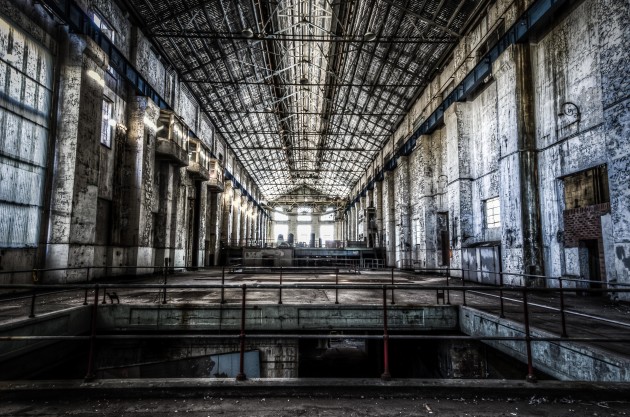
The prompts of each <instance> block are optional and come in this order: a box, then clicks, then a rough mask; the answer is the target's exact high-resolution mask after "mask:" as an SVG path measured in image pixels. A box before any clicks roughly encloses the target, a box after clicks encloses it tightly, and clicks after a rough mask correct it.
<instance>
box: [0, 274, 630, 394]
mask: <svg viewBox="0 0 630 417" xmlns="http://www.w3.org/2000/svg"><path fill="white" fill-rule="evenodd" d="M167 267H168V265H166V266H165V267H164V268H163V269H164V272H165V279H164V282H163V283H161V284H147V283H124V282H123V283H96V284H86V283H74V284H0V289H6V288H13V289H16V288H17V289H26V290H31V291H32V302H31V309H30V313H31V314H30V315H29V317H35V307H34V306H35V298H36V294H37V292H42V291H44V290H47V289H68V290H85V301H84V303H83V304H84V305H87V299H88V297H87V294H88V291H90V290H93V291H94V298H93V299H94V301H93V304H92V307H91V308H90V309H91V311H92V320H91V327H90V335H89V336H70V337H69V336H55V335H52V336H51V335H45V336H37V335H35V336H0V342H1V341H30V340H51V341H52V340H89V341H90V345H89V346H90V351H89V355H88V358H89V359H88V364H87V373H86V377H85V378H86V380H91V379H93V378H95V373H94V351H95V346H96V343H97V341H98V340H105V339H115V338H128V339H142V338H169V337H172V336H173V337H177V338H203V337H206V338H215V337H223V338H238V339H239V341H240V368H239V369H240V372H239V374H238V376H237V380H245V379H246V375H245V374H244V350H245V338H246V337H247V338H260V337H275V336H277V338H289V337H293V338H306V337H317V335H312V334H311V335H291V334H280V335H269V334H261V333H257V334H251V335H248V334H246V308H247V305H246V294H247V290H249V291H252V290H280V291H279V296H280V301H279V304H282V290H283V289H284V290H287V289H298V290H300V289H315V290H326V289H330V290H335V304H338V303H339V301H338V296H337V292H338V291H339V290H346V291H348V290H374V291H375V293H376V294H378V293H379V290H381V291H382V302H383V307H382V308H383V335H351V334H348V333H346V334H344V337H350V338H375V339H378V338H382V340H383V343H384V350H383V354H384V358H383V364H384V366H385V369H384V372H383V374H382V376H381V378H382V379H384V380H388V379H389V378H390V377H391V376H390V373H389V366H388V363H389V362H388V360H389V350H388V341H389V339H390V338H391V339H394V338H406V339H429V338H434V339H437V338H441V337H444V338H447V339H449V340H453V339H457V338H460V339H462V340H497V341H500V340H512V341H522V342H524V343H525V344H526V349H525V351H526V357H527V363H528V374H527V378H526V380H527V381H529V382H535V381H536V377H535V375H534V368H533V359H532V349H531V344H532V343H535V342H540V341H563V342H567V341H576V342H578V341H580V342H604V343H612V342H617V343H618V342H625V341H630V339H628V338H618V337H615V338H599V337H595V338H594V337H587V338H584V337H582V338H580V337H577V338H569V337H568V336H567V335H566V327H565V323H564V313H565V311H564V306H563V304H561V309H562V333H561V336H559V337H533V336H532V335H531V331H530V324H529V323H530V319H529V316H530V314H529V307H530V306H536V304H532V303H531V302H528V298H527V296H528V294H532V293H540V294H542V293H558V292H559V293H560V294H561V296H562V294H564V293H565V292H574V291H575V290H574V289H571V288H543V287H532V288H529V287H526V286H524V287H514V286H503V285H502V286H480V285H465V281H464V280H463V279H462V280H461V282H462V285H461V286H453V285H448V280H447V285H422V284H417V283H395V280H394V269H393V268H391V271H392V276H391V279H392V281H391V282H392V283H391V284H389V283H387V284H382V283H376V284H369V283H368V284H365V283H363V284H348V283H344V284H339V283H338V272H337V273H336V274H335V283H334V284H333V283H323V284H321V283H320V284H312V283H289V284H282V282H281V283H280V284H265V283H250V284H225V273H224V269H223V272H222V275H221V283H220V284H181V283H167V281H166V271H167ZM449 275H450V274H449ZM447 278H448V276H447ZM217 279H218V277H217ZM101 288H103V297H105V294H106V290H107V289H113V288H115V289H118V290H120V289H125V290H126V289H157V290H159V291H160V294H161V292H162V291H163V301H162V303H163V304H165V303H166V302H167V300H166V293H167V289H182V290H186V289H197V290H199V289H220V290H221V304H223V303H224V302H225V298H224V292H225V290H226V289H232V290H239V289H240V290H241V292H242V296H241V300H240V304H241V306H240V311H241V315H240V317H241V329H240V333H239V334H238V335H225V334H219V335H206V334H204V335H181V334H178V335H99V334H97V332H96V330H97V328H96V317H97V314H98V311H99V308H98V307H99V294H100V289H101ZM394 289H399V290H419V291H436V292H437V293H438V294H439V291H445V292H447V293H449V292H450V291H461V293H462V296H463V297H462V299H463V303H462V305H466V301H465V295H466V292H468V293H470V292H477V291H484V292H499V293H500V298H501V313H503V298H504V297H503V291H509V292H516V293H521V294H522V300H512V299H509V298H508V300H509V301H518V302H522V304H523V313H522V317H523V321H524V329H525V330H524V336H523V337H501V336H463V337H461V336H459V337H458V336H455V337H453V336H439V335H437V336H436V335H402V334H399V335H396V334H392V335H390V334H389V331H388V327H387V308H388V306H387V292H388V290H391V291H392V299H391V304H392V305H393V304H394V294H393V291H394ZM589 291H595V292H601V293H606V292H630V288H624V289H615V290H612V289H605V288H597V289H589ZM183 294H185V292H184V293H183ZM482 295H483V294H482ZM158 298H160V297H158ZM442 299H443V300H444V298H442ZM112 301H113V300H112ZM438 301H439V297H438ZM157 302H158V303H159V302H160V301H159V300H158V301H157ZM449 303H450V299H449ZM102 304H105V299H103V303H102ZM590 318H592V319H595V320H598V319H601V318H598V317H596V316H590ZM622 324H623V323H622ZM624 325H625V324H624ZM320 336H321V337H331V336H330V335H320Z"/></svg>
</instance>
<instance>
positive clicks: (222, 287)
mask: <svg viewBox="0 0 630 417" xmlns="http://www.w3.org/2000/svg"><path fill="white" fill-rule="evenodd" d="M221 304H225V265H223V268H221Z"/></svg>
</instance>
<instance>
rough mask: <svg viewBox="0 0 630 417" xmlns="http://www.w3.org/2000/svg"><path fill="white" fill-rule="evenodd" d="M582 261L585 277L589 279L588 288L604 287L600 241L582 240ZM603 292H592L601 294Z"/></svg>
mask: <svg viewBox="0 0 630 417" xmlns="http://www.w3.org/2000/svg"><path fill="white" fill-rule="evenodd" d="M580 263H581V267H582V271H583V274H584V278H586V279H588V280H589V281H590V282H589V283H588V288H602V284H601V282H602V276H601V272H600V263H599V241H598V240H597V239H588V240H580ZM600 294H601V293H597V292H595V293H591V295H600Z"/></svg>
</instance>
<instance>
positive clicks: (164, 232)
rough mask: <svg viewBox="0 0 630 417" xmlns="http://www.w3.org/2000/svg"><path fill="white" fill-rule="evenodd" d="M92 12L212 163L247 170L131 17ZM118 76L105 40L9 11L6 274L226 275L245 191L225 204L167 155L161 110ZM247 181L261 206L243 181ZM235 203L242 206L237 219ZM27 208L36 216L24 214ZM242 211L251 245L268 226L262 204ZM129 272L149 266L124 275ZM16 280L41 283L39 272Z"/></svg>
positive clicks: (3, 80) (5, 8) (55, 277)
mask: <svg viewBox="0 0 630 417" xmlns="http://www.w3.org/2000/svg"><path fill="white" fill-rule="evenodd" d="M80 5H81V6H82V7H83V8H84V10H85V11H86V13H88V15H90V16H93V15H94V14H96V15H98V16H99V17H100V18H101V19H102V20H103V21H104V22H106V23H107V25H108V26H109V27H110V28H111V29H112V33H113V35H112V36H113V40H114V44H115V45H116V46H117V48H119V49H120V51H121V52H122V53H123V55H125V56H126V57H127V58H128V59H129V60H130V61H131V62H132V63H134V65H135V66H136V67H137V68H138V70H139V71H140V72H141V73H142V75H143V76H144V77H145V78H146V79H147V80H148V81H149V83H150V84H151V85H152V86H153V88H155V90H156V91H157V92H158V93H159V94H160V95H162V96H163V98H164V99H165V100H166V102H168V103H170V104H171V105H172V106H173V107H174V108H175V110H176V115H178V116H179V117H181V118H182V119H183V120H184V121H185V123H186V124H187V125H188V126H189V127H190V129H191V130H192V131H193V132H195V134H196V135H197V136H198V138H199V139H200V140H201V142H202V144H203V145H204V146H205V148H206V153H207V154H208V155H209V154H210V153H211V152H212V153H214V154H215V155H217V156H220V157H221V159H222V160H224V161H225V160H230V161H231V165H233V166H235V168H236V169H238V165H239V164H238V163H237V161H236V160H235V157H234V155H233V153H232V152H231V151H230V150H228V149H227V148H226V146H225V143H224V140H223V139H222V138H219V137H215V130H214V126H213V125H212V123H211V121H210V120H209V119H208V118H207V117H206V116H205V115H203V114H201V112H200V109H199V105H198V104H197V103H196V101H195V100H193V99H192V98H191V97H190V95H189V93H188V92H187V91H186V89H185V87H184V86H182V85H181V84H179V83H178V77H177V74H175V73H173V72H169V71H168V70H167V69H166V66H165V63H164V61H163V59H162V58H161V57H160V56H159V53H158V52H157V49H156V48H154V47H152V45H151V44H150V42H149V41H148V39H147V38H146V37H145V36H144V34H143V33H142V32H141V31H140V30H139V29H138V28H136V27H133V25H131V24H130V22H129V20H128V16H127V15H126V14H125V13H124V12H123V11H122V10H121V9H120V8H119V7H118V6H117V5H116V4H115V3H112V2H109V1H105V0H94V1H83V2H80ZM108 64H109V62H108V57H107V55H106V54H105V53H104V52H103V51H102V50H101V49H100V48H99V47H98V46H97V45H96V44H95V43H94V42H92V41H91V40H90V39H88V38H86V37H82V36H78V35H75V34H69V33H67V31H66V29H65V28H64V27H62V26H58V25H57V24H56V23H55V21H54V20H53V19H52V18H51V16H50V15H49V14H48V13H46V11H45V10H44V9H43V8H42V7H41V6H40V5H39V4H35V3H33V2H31V1H28V0H16V1H15V2H10V3H7V2H3V3H2V4H1V5H0V124H1V125H2V127H3V128H2V129H1V132H0V150H1V152H0V155H2V156H0V177H1V181H0V201H1V202H2V203H0V211H1V212H2V215H1V216H0V269H4V270H14V269H28V268H34V267H41V266H46V267H50V268H65V267H80V268H83V269H77V270H74V271H56V272H49V273H46V274H45V275H44V276H41V277H40V278H42V280H45V281H47V282H73V281H83V280H86V279H94V278H99V277H102V276H106V275H116V274H129V273H150V272H153V271H154V267H155V266H158V267H160V266H162V265H163V264H164V260H165V259H166V258H169V260H170V265H171V266H174V267H197V266H203V265H214V264H216V263H217V262H218V254H219V242H220V240H219V237H220V235H221V233H222V229H224V230H227V231H229V232H232V231H235V232H236V233H237V234H238V233H239V232H241V230H239V229H241V228H240V227H238V226H240V222H241V220H240V219H241V218H240V217H239V218H238V219H237V220H236V222H234V224H235V225H237V226H236V227H235V228H233V227H230V226H231V223H232V219H231V217H232V216H233V214H236V215H239V216H240V210H238V211H234V212H233V211H232V210H231V208H232V207H231V206H232V196H231V194H232V191H231V189H229V188H228V190H227V191H228V192H227V193H226V194H227V195H228V196H227V197H225V198H224V197H223V196H222V194H216V193H214V194H213V193H209V190H208V188H207V187H208V183H206V182H203V181H200V180H199V177H195V176H193V174H190V173H189V172H188V170H187V169H186V167H180V166H181V165H180V166H178V165H173V164H172V163H169V162H167V161H165V160H164V159H162V158H161V157H158V156H157V155H156V145H157V137H158V125H159V123H160V122H159V117H160V109H159V108H158V107H157V106H156V105H155V103H153V102H152V100H151V99H149V98H147V97H138V96H137V95H136V92H135V90H133V89H132V88H131V87H130V86H128V84H127V83H126V82H125V81H124V80H123V78H122V77H120V76H119V75H118V74H116V73H115V72H113V70H112V69H111V67H109V65H108ZM55 70H56V71H57V72H58V73H59V88H58V93H57V94H58V95H57V96H54V95H53V93H52V91H54V90H53V83H54V79H53V78H54V74H55ZM55 97H57V98H58V102H59V105H58V108H54V103H55V102H56V101H55ZM104 103H107V105H104ZM103 109H109V113H108V114H107V115H104V112H103ZM55 126H56V127H55ZM106 133H109V134H110V135H109V138H110V139H109V141H108V140H107V135H106ZM102 141H104V142H102ZM52 143H54V149H53V148H52V147H50V149H49V144H52ZM7 155H8V156H10V157H11V158H10V159H11V160H10V161H8V160H7V159H6V156H7ZM49 163H50V164H51V166H53V167H54V170H51V172H50V175H49V174H48V172H47V168H48V164H49ZM236 177H237V178H238V180H239V181H240V182H241V183H242V184H244V185H246V187H247V190H248V192H249V193H250V194H251V195H258V190H257V189H256V185H255V183H254V182H253V181H251V179H250V178H249V177H248V175H247V174H246V173H245V172H244V171H243V170H242V169H239V170H238V173H236ZM47 184H50V186H49V187H50V189H49V190H47V189H46V187H47ZM46 192H48V193H49V194H50V200H48V199H47V198H46V199H45V198H44V196H45V195H46ZM239 200H240V199H239ZM221 201H228V202H229V205H230V211H229V212H228V213H227V215H228V217H229V219H225V218H224V215H225V214H226V213H225V211H224V210H221V209H220V203H221ZM18 203H19V204H18ZM18 206H19V210H21V211H23V212H24V213H22V214H20V213H17V212H15V210H16V209H17V208H18ZM48 206H49V207H48ZM11 210H12V211H11ZM242 211H243V212H244V213H246V214H247V215H244V216H243V217H242V223H243V227H242V229H243V230H242V232H241V233H240V236H242V237H243V238H249V239H250V240H251V239H252V238H253V236H259V235H262V231H260V230H255V225H257V224H259V226H260V227H264V226H266V224H263V222H262V221H261V222H258V221H257V217H258V216H257V214H258V213H256V215H255V214H254V213H253V211H254V209H253V207H252V206H251V204H250V205H248V206H247V207H246V209H243V210H242ZM47 213H50V214H49V215H48V214H47ZM25 216H26V217H25ZM22 220H23V221H22ZM228 220H229V221H228ZM225 223H228V227H225V228H224V227H222V226H223V225H224V224H225ZM40 224H41V225H43V226H42V227H43V228H44V230H43V233H39V230H38V228H39V227H40V226H39V225H40ZM47 224H49V226H48V228H47V230H46V225H47ZM223 233H225V232H223ZM40 235H41V237H40ZM40 253H41V255H39V254H40ZM40 258H41V259H40ZM38 259H40V261H41V262H40V261H38ZM128 266H130V267H136V268H134V269H131V270H130V269H126V268H122V267H128ZM87 267H90V270H89V272H88V269H87ZM6 276H7V277H9V278H8V279H9V280H10V281H12V282H30V281H31V274H24V276H19V275H17V274H12V275H6Z"/></svg>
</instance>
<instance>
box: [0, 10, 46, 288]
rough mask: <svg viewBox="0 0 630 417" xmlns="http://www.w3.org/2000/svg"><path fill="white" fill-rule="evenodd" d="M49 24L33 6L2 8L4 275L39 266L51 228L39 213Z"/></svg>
mask: <svg viewBox="0 0 630 417" xmlns="http://www.w3.org/2000/svg"><path fill="white" fill-rule="evenodd" d="M25 12H26V13H27V14H25ZM35 22H36V23H35ZM45 22H46V18H45V15H43V13H42V11H41V10H34V9H33V7H32V4H31V3H30V2H27V1H24V2H15V3H10V2H3V3H2V4H1V5H0V155H1V156H0V270H2V269H4V270H24V269H28V268H30V267H32V265H34V264H35V263H36V262H38V258H37V245H38V243H39V241H40V236H41V231H42V230H41V229H42V228H43V229H44V230H43V232H44V233H45V228H46V225H47V223H46V219H45V218H44V217H43V216H41V213H42V211H43V209H44V207H45V202H44V198H43V197H44V192H45V186H44V184H45V179H46V170H47V164H49V163H50V155H49V154H48V147H49V146H50V143H51V141H52V140H53V139H52V138H51V135H50V130H51V127H52V126H51V120H52V118H51V114H52V112H53V93H52V91H53V89H54V78H55V76H54V55H55V53H56V52H57V48H58V45H57V43H56V42H55V41H54V40H53V38H52V37H51V34H54V33H55V29H54V26H53V25H50V24H46V23H45ZM38 24H40V25H41V27H40V26H38ZM28 275H30V274H26V275H23V276H20V275H0V282H3V283H10V282H19V281H21V280H29V279H30V276H28Z"/></svg>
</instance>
